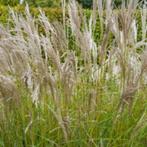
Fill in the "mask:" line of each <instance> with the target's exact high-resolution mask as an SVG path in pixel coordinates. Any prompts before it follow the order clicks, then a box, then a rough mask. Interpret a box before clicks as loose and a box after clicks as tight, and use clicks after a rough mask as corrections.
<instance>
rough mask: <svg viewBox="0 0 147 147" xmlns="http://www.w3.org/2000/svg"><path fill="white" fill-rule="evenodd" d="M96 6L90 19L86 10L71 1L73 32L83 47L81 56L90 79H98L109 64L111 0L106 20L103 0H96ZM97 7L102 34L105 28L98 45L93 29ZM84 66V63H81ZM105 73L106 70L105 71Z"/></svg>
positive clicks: (73, 0)
mask: <svg viewBox="0 0 147 147" xmlns="http://www.w3.org/2000/svg"><path fill="white" fill-rule="evenodd" d="M94 4H95V6H94V7H93V11H92V13H91V16H90V18H89V19H87V18H86V16H85V15H84V12H83V11H82V9H81V8H80V6H79V5H77V3H76V1H75V0H72V1H71V2H69V6H68V10H69V18H70V25H71V29H72V33H73V35H74V36H75V40H76V43H77V46H78V47H79V48H80V49H81V55H80V57H79V58H81V59H83V61H84V70H85V72H86V71H87V72H88V74H89V75H90V79H92V80H94V81H97V80H98V79H99V78H100V77H101V76H100V74H101V73H102V72H103V71H104V68H105V67H106V66H107V65H108V63H109V59H110V58H107V59H106V56H107V45H108V39H109V33H110V29H109V27H108V26H109V25H110V21H109V19H110V16H111V1H107V2H106V7H107V8H108V9H107V17H106V19H105V22H104V21H103V19H104V18H103V11H104V10H103V9H104V8H103V4H102V1H96V0H95V1H94ZM97 8H98V12H99V17H100V21H101V26H102V28H101V34H103V29H105V30H106V31H105V33H104V34H103V35H102V36H101V42H100V43H99V45H97V43H96V41H95V40H94V34H93V31H94V29H93V28H95V27H96V18H97ZM81 66H82V65H81ZM103 73H104V72H103Z"/></svg>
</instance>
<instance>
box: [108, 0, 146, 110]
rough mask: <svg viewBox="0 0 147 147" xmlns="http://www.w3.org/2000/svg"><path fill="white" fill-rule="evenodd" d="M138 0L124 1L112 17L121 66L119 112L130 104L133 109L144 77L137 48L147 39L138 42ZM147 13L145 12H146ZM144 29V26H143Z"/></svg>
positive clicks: (143, 44) (112, 30)
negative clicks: (134, 100)
mask: <svg viewBox="0 0 147 147" xmlns="http://www.w3.org/2000/svg"><path fill="white" fill-rule="evenodd" d="M137 3H138V1H137V0H135V1H132V0H130V1H128V3H127V4H126V3H125V1H123V2H122V8H121V9H120V10H119V12H117V13H113V14H112V17H111V25H110V29H111V32H112V33H113V34H114V36H115V42H116V54H117V61H118V63H119V66H120V68H121V79H120V81H121V93H122V94H121V99H120V104H119V112H122V111H123V110H124V105H125V104H128V105H129V109H131V106H132V103H133V99H134V96H135V93H136V92H137V90H138V89H139V87H140V86H139V85H140V79H141V78H142V66H141V62H140V55H139V54H138V53H137V49H138V48H140V47H144V46H146V40H145V39H143V40H141V41H139V42H137V27H136V20H135V16H134V14H135V12H136V8H137ZM144 15H145V14H144ZM143 29H144V27H143Z"/></svg>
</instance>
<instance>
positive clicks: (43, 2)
mask: <svg viewBox="0 0 147 147" xmlns="http://www.w3.org/2000/svg"><path fill="white" fill-rule="evenodd" d="M61 1H62V0H0V4H1V5H9V6H16V5H18V4H20V3H23V4H25V3H28V4H29V5H31V6H34V7H38V6H40V7H59V6H60V5H61ZM66 1H67V0H66ZM77 1H78V2H79V3H80V4H81V5H82V6H83V8H92V1H93V0H77ZM121 1H122V0H114V4H115V6H116V7H118V6H120V4H121Z"/></svg>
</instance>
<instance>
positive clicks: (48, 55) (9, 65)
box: [0, 6, 76, 140]
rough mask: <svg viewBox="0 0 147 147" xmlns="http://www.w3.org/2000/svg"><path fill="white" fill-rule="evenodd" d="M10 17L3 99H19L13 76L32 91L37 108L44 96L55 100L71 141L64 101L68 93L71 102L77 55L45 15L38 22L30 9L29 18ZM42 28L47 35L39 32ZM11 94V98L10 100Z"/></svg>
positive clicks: (2, 46)
mask: <svg viewBox="0 0 147 147" xmlns="http://www.w3.org/2000/svg"><path fill="white" fill-rule="evenodd" d="M10 15H11V17H12V23H13V27H10V26H7V27H6V28H5V27H3V26H1V27H0V36H1V40H0V53H1V54H0V76H1V82H0V87H1V89H0V92H1V93H2V94H1V95H2V96H3V98H5V97H11V98H15V97H17V98H18V96H17V92H18V91H17V86H16V84H15V83H14V82H12V81H11V80H10V76H12V78H13V79H14V80H16V81H19V82H22V83H23V84H24V85H25V86H26V87H27V88H28V90H29V91H30V94H31V96H32V101H33V102H34V103H35V104H39V99H41V96H42V95H43V93H44V92H45V94H48V95H49V96H52V97H53V100H54V103H55V106H56V110H55V112H54V114H55V116H56V118H57V120H58V122H59V125H60V126H61V128H62V130H63V133H64V138H65V140H67V138H68V134H67V129H66V127H65V124H64V121H63V118H62V114H61V99H62V97H63V96H62V93H64V96H65V97H66V99H68V101H70V100H69V99H70V98H71V95H72V91H73V88H74V84H75V81H76V80H75V77H76V76H75V75H76V61H75V56H74V52H70V51H69V50H68V46H67V39H66V37H65V36H64V30H62V29H61V28H60V26H61V25H59V24H57V23H56V24H55V23H54V24H51V23H50V22H49V20H48V19H47V17H46V16H45V15H44V13H43V12H40V16H39V18H38V19H36V18H34V17H33V16H32V15H31V14H30V11H29V8H28V6H26V10H25V16H23V15H22V14H17V13H15V12H14V11H13V10H12V9H10ZM38 24H39V25H41V28H42V29H43V33H41V32H40V31H39V25H38ZM62 28H63V27H62ZM59 30H61V31H59ZM4 83H7V84H9V86H6V84H4ZM62 87H64V88H62ZM8 93H9V94H10V96H9V95H8V96H7V94H8ZM18 93H19V92H18Z"/></svg>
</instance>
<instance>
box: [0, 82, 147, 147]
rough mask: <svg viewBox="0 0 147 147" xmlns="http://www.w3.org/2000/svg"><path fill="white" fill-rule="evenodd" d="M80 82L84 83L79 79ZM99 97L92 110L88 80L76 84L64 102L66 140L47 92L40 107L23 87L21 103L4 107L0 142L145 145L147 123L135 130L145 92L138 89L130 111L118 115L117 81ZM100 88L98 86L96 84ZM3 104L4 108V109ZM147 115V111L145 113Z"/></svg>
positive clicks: (134, 146)
mask: <svg viewBox="0 0 147 147" xmlns="http://www.w3.org/2000/svg"><path fill="white" fill-rule="evenodd" d="M79 84H80V85H81V83H79ZM108 84H109V85H110V87H109V88H107V89H104V90H103V93H101V95H99V96H98V97H97V101H98V102H97V105H96V107H95V109H94V110H92V109H91V110H90V106H89V105H90V104H89V98H90V97H89V96H88V90H89V89H90V88H92V85H90V84H89V83H82V86H77V88H76V89H75V91H74V94H73V96H72V100H73V101H72V103H71V104H70V105H69V106H68V108H67V107H66V109H65V107H64V103H62V106H61V110H62V114H63V117H64V116H65V117H66V116H68V121H67V122H66V123H67V126H68V132H69V138H68V141H67V142H65V141H64V136H63V133H62V130H61V128H60V126H59V124H58V121H57V120H56V118H55V116H54V114H53V113H54V111H55V106H54V103H52V102H51V100H50V99H52V98H50V97H46V96H44V97H43V98H44V99H43V101H41V104H40V105H38V106H37V107H36V106H35V105H34V104H33V103H32V101H31V98H30V97H29V95H28V94H27V92H26V91H23V90H21V91H22V92H21V94H22V95H21V100H20V102H19V104H13V103H12V104H11V105H9V107H10V106H12V107H13V109H11V110H9V109H8V108H7V109H6V108H5V110H4V111H5V114H6V115H5V117H4V118H3V119H2V118H1V121H0V146H35V147H37V146H38V147H40V146H69V147H77V146H79V147H84V146H104V147H105V146H113V147H118V146H120V147H123V146H125V147H130V146H133V147H139V146H141V147H145V146H146V143H147V142H146V141H147V138H146V135H147V126H146V124H143V126H140V128H138V129H137V130H136V131H134V129H135V127H136V125H137V122H138V121H139V119H140V118H141V116H142V114H143V112H144V111H146V105H147V102H146V100H145V93H144V92H143V91H138V93H137V94H136V96H135V101H136V102H135V103H134V106H133V109H132V113H131V115H130V114H129V113H128V112H127V109H126V110H125V112H124V113H123V115H122V116H120V117H119V118H116V114H117V104H118V100H119V93H118V92H117V91H118V88H117V87H116V86H115V83H114V82H110V83H108ZM93 88H98V87H93ZM2 110H3V108H1V111H2ZM145 115H146V113H145Z"/></svg>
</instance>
